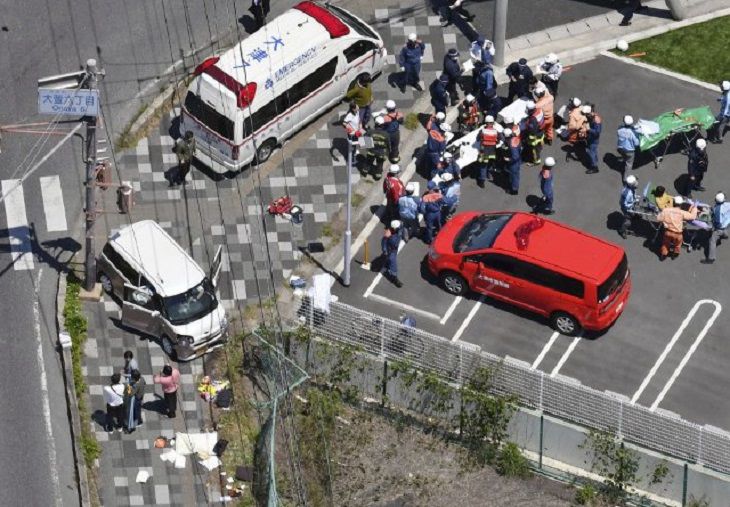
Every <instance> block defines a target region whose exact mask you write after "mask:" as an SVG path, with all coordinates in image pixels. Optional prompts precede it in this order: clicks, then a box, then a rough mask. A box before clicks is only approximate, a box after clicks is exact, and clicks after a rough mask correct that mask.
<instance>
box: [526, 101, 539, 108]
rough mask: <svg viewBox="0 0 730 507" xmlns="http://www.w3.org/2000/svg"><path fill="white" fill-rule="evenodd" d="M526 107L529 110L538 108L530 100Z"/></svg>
mask: <svg viewBox="0 0 730 507" xmlns="http://www.w3.org/2000/svg"><path fill="white" fill-rule="evenodd" d="M525 107H527V109H528V110H531V109H535V108H536V107H537V106H536V105H535V101H534V100H528V101H527V103H526V104H525Z"/></svg>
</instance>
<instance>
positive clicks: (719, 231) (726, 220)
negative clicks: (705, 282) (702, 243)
mask: <svg viewBox="0 0 730 507" xmlns="http://www.w3.org/2000/svg"><path fill="white" fill-rule="evenodd" d="M728 227H730V203H728V202H725V194H723V193H722V192H718V193H717V195H715V206H714V207H713V208H712V231H710V232H709V234H708V238H707V241H708V245H707V257H706V258H705V259H703V260H702V263H704V264H712V263H713V262H715V252H716V251H717V244H718V243H719V242H720V240H722V239H727V238H728V236H727V228H728Z"/></svg>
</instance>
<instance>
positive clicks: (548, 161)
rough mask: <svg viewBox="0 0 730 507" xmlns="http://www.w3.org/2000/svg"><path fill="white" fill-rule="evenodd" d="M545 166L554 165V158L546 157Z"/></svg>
mask: <svg viewBox="0 0 730 507" xmlns="http://www.w3.org/2000/svg"><path fill="white" fill-rule="evenodd" d="M545 167H555V159H554V158H553V157H548V158H546V159H545Z"/></svg>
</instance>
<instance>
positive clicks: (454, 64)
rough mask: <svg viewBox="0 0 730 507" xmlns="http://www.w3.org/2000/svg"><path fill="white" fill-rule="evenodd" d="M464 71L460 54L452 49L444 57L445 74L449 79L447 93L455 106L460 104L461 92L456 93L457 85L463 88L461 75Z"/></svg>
mask: <svg viewBox="0 0 730 507" xmlns="http://www.w3.org/2000/svg"><path fill="white" fill-rule="evenodd" d="M463 72H464V70H463V69H462V68H461V63H460V62H459V52H458V51H457V50H456V49H455V48H451V49H449V50H448V51H447V52H446V55H444V72H443V73H444V74H445V75H446V76H447V77H448V81H447V83H446V91H448V92H449V96H450V97H451V105H452V106H455V105H456V104H457V103H458V102H459V92H457V91H456V85H459V86H460V87H461V74H462V73H463Z"/></svg>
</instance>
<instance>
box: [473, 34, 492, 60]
mask: <svg viewBox="0 0 730 507" xmlns="http://www.w3.org/2000/svg"><path fill="white" fill-rule="evenodd" d="M495 52H496V50H495V48H494V44H493V43H492V41H490V40H488V39H487V38H486V37H484V36H483V35H480V36H478V37H477V38H476V40H474V41H473V42H472V43H471V46H469V55H470V56H471V59H472V61H473V62H474V64H475V66H476V64H477V62H480V63H482V64H486V65H492V62H493V61H494V54H495Z"/></svg>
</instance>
